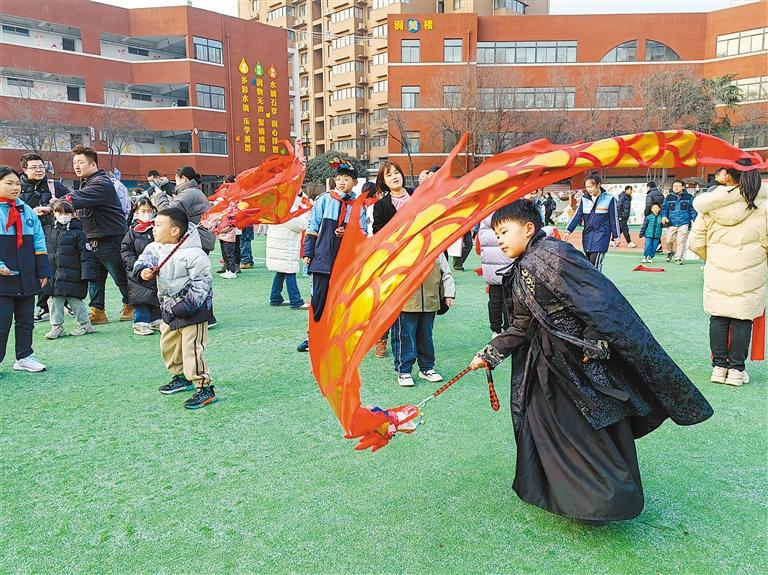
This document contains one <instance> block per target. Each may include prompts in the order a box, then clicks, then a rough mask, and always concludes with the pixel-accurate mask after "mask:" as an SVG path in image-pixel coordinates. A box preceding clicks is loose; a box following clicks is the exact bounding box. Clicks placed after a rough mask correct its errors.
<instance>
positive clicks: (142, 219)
mask: <svg viewBox="0 0 768 575" xmlns="http://www.w3.org/2000/svg"><path fill="white" fill-rule="evenodd" d="M136 219H137V220H139V221H140V222H151V221H152V214H147V213H139V214H136Z"/></svg>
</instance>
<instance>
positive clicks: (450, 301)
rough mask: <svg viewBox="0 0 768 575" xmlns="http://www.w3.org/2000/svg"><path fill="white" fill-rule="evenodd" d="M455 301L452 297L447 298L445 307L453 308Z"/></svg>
mask: <svg viewBox="0 0 768 575" xmlns="http://www.w3.org/2000/svg"><path fill="white" fill-rule="evenodd" d="M453 301H454V299H453V298H452V297H447V298H445V305H447V306H448V307H453Z"/></svg>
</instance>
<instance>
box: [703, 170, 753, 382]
mask: <svg viewBox="0 0 768 575" xmlns="http://www.w3.org/2000/svg"><path fill="white" fill-rule="evenodd" d="M742 162H743V164H742V165H745V166H749V165H752V164H751V163H747V162H749V160H740V161H739V163H742ZM693 207H694V209H695V210H696V211H697V212H698V214H699V215H698V218H697V219H696V221H695V222H694V224H693V228H692V229H691V236H690V239H689V247H690V249H691V250H692V251H693V252H694V253H696V255H698V256H699V257H701V258H702V259H704V260H705V262H706V263H705V265H704V311H706V312H707V313H708V314H710V316H711V317H710V324H709V345H710V348H711V350H712V366H713V370H712V377H711V380H712V382H713V383H726V384H729V385H734V386H740V385H742V384H743V383H747V382H749V376H748V375H747V372H746V367H745V362H746V359H747V353H748V350H749V341H750V335H751V332H752V321H753V320H754V319H756V318H759V317H760V316H762V315H763V312H764V311H765V296H766V273H768V184H762V185H761V182H760V172H759V171H758V170H748V171H744V172H740V171H738V170H736V169H729V170H728V172H727V175H726V176H725V185H721V186H718V187H716V188H714V189H713V190H712V191H710V192H706V193H703V194H699V195H698V196H697V197H696V199H695V200H693Z"/></svg>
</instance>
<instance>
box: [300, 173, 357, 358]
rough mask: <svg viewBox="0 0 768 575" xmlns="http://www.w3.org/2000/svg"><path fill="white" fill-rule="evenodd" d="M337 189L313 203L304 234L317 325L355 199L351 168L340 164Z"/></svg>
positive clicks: (302, 346)
mask: <svg viewBox="0 0 768 575" xmlns="http://www.w3.org/2000/svg"><path fill="white" fill-rule="evenodd" d="M334 181H335V183H336V189H335V190H331V191H330V192H328V193H326V194H323V195H322V196H320V197H319V198H317V200H316V201H315V205H314V206H313V207H312V212H311V213H310V215H309V223H308V224H307V231H306V232H305V234H304V263H306V264H307V266H308V271H309V273H310V274H312V300H311V301H312V316H313V317H314V319H315V321H318V320H319V319H320V317H321V316H322V314H323V309H324V308H325V299H326V297H327V296H328V286H329V284H330V283H331V270H332V269H333V263H334V262H335V261H336V255H337V254H338V253H339V246H341V238H342V236H343V235H344V230H345V229H346V226H347V224H348V223H349V216H350V214H351V213H352V202H353V201H354V200H355V198H356V197H357V195H356V194H355V193H354V192H353V191H352V188H354V187H355V184H357V171H356V170H355V168H354V167H352V165H351V164H346V163H342V164H339V166H338V168H337V170H336V177H335V179H334ZM365 216H366V211H365V210H360V223H359V225H360V229H362V230H363V233H365V231H366V229H367V226H366V222H365ZM297 349H298V351H308V350H309V342H308V340H304V341H303V342H301V343H300V344H299V346H298V348H297Z"/></svg>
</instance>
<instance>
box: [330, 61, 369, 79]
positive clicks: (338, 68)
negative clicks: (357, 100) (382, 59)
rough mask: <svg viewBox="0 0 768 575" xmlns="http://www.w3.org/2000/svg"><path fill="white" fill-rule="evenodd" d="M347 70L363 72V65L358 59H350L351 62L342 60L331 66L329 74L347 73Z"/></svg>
mask: <svg viewBox="0 0 768 575" xmlns="http://www.w3.org/2000/svg"><path fill="white" fill-rule="evenodd" d="M349 72H360V73H361V74H362V73H363V72H365V65H364V64H363V63H362V62H360V61H359V60H352V61H351V62H344V63H343V64H336V65H335V66H331V74H330V75H331V76H338V75H340V74H348V73H349Z"/></svg>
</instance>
